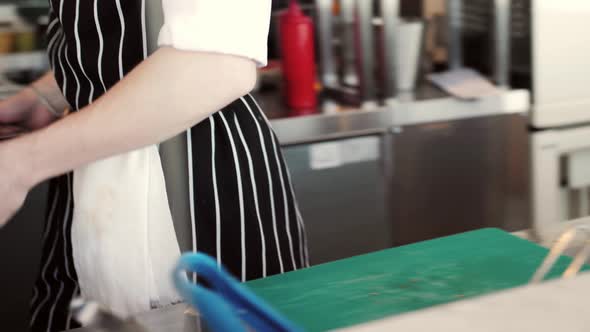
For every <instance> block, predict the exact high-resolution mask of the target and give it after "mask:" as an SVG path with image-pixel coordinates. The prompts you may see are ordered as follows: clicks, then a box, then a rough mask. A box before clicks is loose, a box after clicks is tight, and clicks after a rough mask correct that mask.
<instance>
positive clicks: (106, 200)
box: [72, 145, 180, 317]
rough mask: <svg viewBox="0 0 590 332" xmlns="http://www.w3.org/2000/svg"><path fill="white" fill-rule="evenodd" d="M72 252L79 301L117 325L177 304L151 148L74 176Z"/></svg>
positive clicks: (170, 242) (171, 245)
mask: <svg viewBox="0 0 590 332" xmlns="http://www.w3.org/2000/svg"><path fill="white" fill-rule="evenodd" d="M73 218H74V219H73V224H72V250H73V256H74V264H75V267H76V272H77V274H78V279H79V284H80V290H81V292H82V296H83V297H84V298H85V299H87V300H91V301H96V302H98V303H99V304H101V305H102V306H104V307H105V308H106V309H108V310H110V311H112V312H113V313H115V314H117V315H120V316H122V317H128V316H130V315H134V314H137V313H139V312H143V311H147V310H149V309H151V307H152V306H154V305H156V306H163V305H168V304H171V303H175V302H178V301H179V300H180V297H179V296H178V294H177V293H176V290H175V289H174V286H173V283H172V279H171V273H172V270H173V267H174V264H175V263H176V261H177V259H178V258H179V257H180V249H179V245H178V241H177V238H176V233H175V231H174V225H173V222H172V217H171V214H170V208H169V205H168V197H167V194H166V186H165V180H164V173H163V170H162V164H161V160H160V154H159V151H158V147H157V146H155V145H153V146H149V147H147V148H143V149H140V150H137V151H133V152H129V153H126V154H122V155H118V156H115V157H111V158H108V159H105V160H101V161H98V162H94V163H92V164H90V165H88V166H85V167H83V168H80V169H78V170H76V171H75V172H74V214H73Z"/></svg>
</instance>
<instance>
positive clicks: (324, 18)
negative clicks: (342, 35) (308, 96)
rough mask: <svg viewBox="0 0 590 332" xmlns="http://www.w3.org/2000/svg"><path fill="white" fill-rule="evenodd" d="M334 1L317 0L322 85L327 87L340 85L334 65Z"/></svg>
mask: <svg viewBox="0 0 590 332" xmlns="http://www.w3.org/2000/svg"><path fill="white" fill-rule="evenodd" d="M332 5H333V0H316V9H317V17H318V34H319V40H320V45H319V47H320V64H321V73H322V74H321V77H322V84H323V85H324V86H326V87H336V86H337V85H338V74H337V73H336V65H335V63H334V50H333V48H332V47H333V39H334V22H333V18H332Z"/></svg>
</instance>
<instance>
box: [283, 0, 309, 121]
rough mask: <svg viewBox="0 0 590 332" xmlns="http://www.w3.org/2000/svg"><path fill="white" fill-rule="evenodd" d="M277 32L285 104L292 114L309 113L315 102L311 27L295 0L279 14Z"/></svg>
mask: <svg viewBox="0 0 590 332" xmlns="http://www.w3.org/2000/svg"><path fill="white" fill-rule="evenodd" d="M280 34H281V50H282V62H283V80H284V85H285V97H286V101H287V105H288V106H289V107H290V108H291V109H292V113H294V115H303V114H309V113H313V112H315V110H316V106H317V95H316V90H315V84H316V65H315V46H314V27H313V21H312V20H311V18H309V17H308V16H305V14H304V13H303V12H302V11H301V7H300V6H299V4H298V3H297V1H296V0H291V2H290V4H289V9H288V10H287V11H286V12H285V13H283V14H282V16H281V19H280Z"/></svg>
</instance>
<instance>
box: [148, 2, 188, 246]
mask: <svg viewBox="0 0 590 332" xmlns="http://www.w3.org/2000/svg"><path fill="white" fill-rule="evenodd" d="M145 6H146V8H145V9H146V28H147V37H148V38H147V39H148V45H147V46H148V51H149V54H152V53H154V52H155V51H156V50H157V49H158V35H159V33H160V29H161V28H162V25H163V23H164V15H163V12H162V0H145ZM187 151H188V150H187V134H186V133H182V134H180V135H178V136H176V137H174V138H172V139H170V140H168V141H166V142H164V143H162V144H161V145H160V156H161V159H162V167H163V169H164V177H165V178H166V189H167V193H168V203H169V205H170V210H171V212H172V219H173V220H174V229H175V230H176V236H177V239H178V242H179V245H180V249H181V251H191V250H192V227H191V219H190V202H189V176H188V167H192V165H189V163H188V152H187Z"/></svg>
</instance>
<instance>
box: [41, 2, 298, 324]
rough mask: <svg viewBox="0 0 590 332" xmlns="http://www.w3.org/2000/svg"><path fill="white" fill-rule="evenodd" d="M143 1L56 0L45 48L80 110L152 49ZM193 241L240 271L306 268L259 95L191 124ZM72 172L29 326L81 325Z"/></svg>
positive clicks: (249, 274)
mask: <svg viewBox="0 0 590 332" xmlns="http://www.w3.org/2000/svg"><path fill="white" fill-rule="evenodd" d="M145 1H146V0H50V4H51V6H50V24H49V27H48V32H47V37H48V54H49V59H50V64H51V66H52V68H53V71H54V74H55V77H56V79H57V82H58V84H59V85H60V86H61V89H62V92H63V93H64V95H65V96H66V97H67V99H68V101H69V103H70V105H72V108H73V109H75V110H79V109H82V108H83V107H84V106H86V105H88V104H89V103H92V101H94V100H96V99H97V98H99V97H100V96H101V95H102V94H103V93H104V92H105V91H107V90H108V89H109V88H111V87H112V86H113V85H115V84H116V83H117V82H118V81H119V80H120V79H121V78H123V77H124V76H125V75H126V74H127V73H128V72H130V71H131V70H132V69H133V68H134V67H135V66H136V65H137V64H139V63H140V62H141V61H142V60H143V59H145V58H146V57H147V45H146V43H147V41H146V24H145V23H146V22H145ZM187 137H188V139H189V146H190V150H191V151H192V156H191V159H192V169H189V174H191V180H190V181H191V183H190V186H189V187H190V188H191V192H190V196H191V211H192V213H191V214H192V218H191V219H192V221H193V225H192V226H193V227H192V229H193V233H194V234H193V243H194V246H195V247H196V248H197V250H199V251H201V252H205V253H207V254H210V255H212V256H214V257H216V258H217V259H218V261H220V262H221V263H223V264H224V265H225V266H226V267H227V268H228V270H229V271H230V272H232V273H233V274H234V275H235V276H236V277H237V278H239V279H241V280H251V279H256V278H261V277H265V276H269V275H273V274H278V273H282V272H286V271H291V270H295V269H299V268H302V267H306V266H308V264H309V259H308V253H307V244H306V237H305V229H304V225H303V221H302V218H301V215H300V213H299V211H298V208H297V204H296V200H295V197H294V192H293V188H292V185H291V180H290V175H289V171H288V169H287V167H286V164H285V162H284V160H283V157H282V155H281V152H280V147H279V144H278V141H277V138H276V136H275V135H274V133H273V131H272V129H271V128H270V126H269V122H268V120H267V119H266V117H265V116H264V114H263V113H262V111H261V110H260V108H259V106H258V104H257V103H256V101H255V100H254V99H253V98H252V97H251V96H250V95H247V96H244V97H243V98H240V99H239V100H236V101H235V102H233V103H232V104H230V105H229V106H227V107H226V108H224V109H223V110H222V111H220V112H218V113H216V114H214V115H212V116H211V117H209V118H208V119H207V120H205V121H203V122H201V123H200V124H198V125H197V126H195V127H193V128H192V129H191V130H189V131H188V133H187ZM72 181H73V176H72V175H71V173H70V174H65V175H63V176H60V177H58V178H55V179H53V180H51V182H50V190H49V204H48V209H47V213H46V224H45V231H44V234H43V254H42V262H41V268H40V274H39V277H38V279H37V282H36V285H35V288H34V293H33V298H32V301H31V323H30V325H31V328H32V331H43V332H45V331H61V330H64V329H68V328H73V327H75V323H74V322H72V321H71V317H70V315H69V313H68V306H69V302H70V301H71V299H72V298H73V297H74V296H76V295H77V294H79V292H80V290H79V287H78V283H77V276H76V271H75V268H74V263H73V258H72V246H71V239H70V230H71V223H72V211H73V209H74V201H73V194H72V186H73V184H72Z"/></svg>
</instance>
